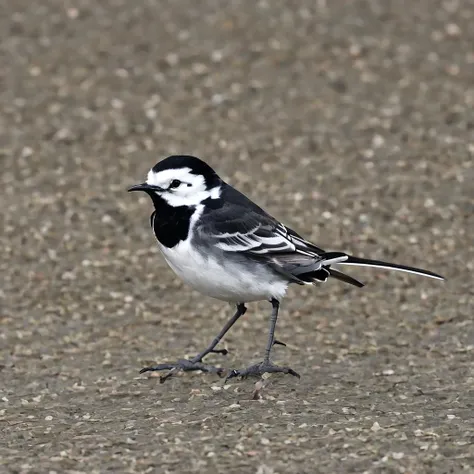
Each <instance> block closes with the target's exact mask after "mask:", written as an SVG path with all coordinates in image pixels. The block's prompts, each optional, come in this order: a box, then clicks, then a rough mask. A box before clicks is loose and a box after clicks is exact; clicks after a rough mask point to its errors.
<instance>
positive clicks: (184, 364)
mask: <svg viewBox="0 0 474 474" xmlns="http://www.w3.org/2000/svg"><path fill="white" fill-rule="evenodd" d="M246 311H247V308H246V307H245V305H244V304H243V303H239V304H238V305H237V311H236V312H235V314H234V315H233V316H232V318H231V319H230V320H229V321H228V322H227V324H226V325H225V326H224V327H223V328H222V330H221V331H220V332H219V334H218V335H217V336H216V337H215V338H214V340H213V341H212V342H211V344H210V345H209V347H207V348H206V349H204V350H203V351H201V352H200V353H199V354H197V355H196V356H195V357H193V358H192V359H191V360H188V359H181V360H178V362H176V363H174V364H159V365H155V366H153V367H145V368H144V369H142V370H140V373H141V374H143V373H144V372H154V371H160V370H169V372H168V373H167V374H166V375H162V376H161V377H160V382H162V383H163V382H164V381H166V379H168V378H169V377H171V376H172V375H174V374H175V373H176V372H179V371H180V370H183V371H185V372H188V371H192V370H202V371H203V372H211V373H215V374H218V375H219V376H221V375H222V374H223V373H224V369H222V368H220V367H214V366H213V365H207V364H203V363H202V359H203V358H204V357H205V356H206V355H207V354H210V353H218V354H224V355H225V354H227V350H226V349H220V350H216V349H215V347H216V346H217V344H219V342H220V340H221V339H222V338H223V337H224V335H225V334H226V333H227V331H228V330H229V329H230V328H231V327H232V326H233V325H234V324H235V323H236V322H237V320H238V319H239V318H240V317H241V316H242V315H244V314H245V312H246Z"/></svg>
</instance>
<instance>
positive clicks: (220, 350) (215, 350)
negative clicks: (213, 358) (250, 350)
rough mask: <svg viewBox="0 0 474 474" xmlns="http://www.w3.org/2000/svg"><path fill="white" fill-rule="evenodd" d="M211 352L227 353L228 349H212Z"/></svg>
mask: <svg viewBox="0 0 474 474" xmlns="http://www.w3.org/2000/svg"><path fill="white" fill-rule="evenodd" d="M210 353H211V354H222V355H224V356H225V355H227V354H228V353H229V351H228V350H227V349H213V350H212V351H211V352H210Z"/></svg>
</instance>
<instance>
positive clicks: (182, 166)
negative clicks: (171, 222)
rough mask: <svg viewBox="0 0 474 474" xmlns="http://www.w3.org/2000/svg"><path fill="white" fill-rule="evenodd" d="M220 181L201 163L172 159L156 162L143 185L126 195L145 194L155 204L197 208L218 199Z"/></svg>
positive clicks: (179, 157)
mask: <svg viewBox="0 0 474 474" xmlns="http://www.w3.org/2000/svg"><path fill="white" fill-rule="evenodd" d="M221 183H222V181H221V179H220V178H219V176H218V175H217V174H216V172H215V171H214V170H213V169H212V168H211V167H210V166H209V165H208V164H206V163H204V161H202V160H200V159H199V158H196V157H194V156H187V155H175V156H169V157H168V158H165V159H164V160H162V161H159V162H158V163H157V164H156V165H155V166H153V168H152V169H151V170H150V171H149V172H148V176H147V179H146V181H145V182H144V183H141V184H137V185H135V186H132V187H131V188H129V189H128V191H144V192H146V193H147V194H148V195H149V196H150V197H151V198H152V200H153V201H154V202H156V201H155V199H159V198H161V199H163V200H165V201H166V202H167V203H168V204H169V205H170V206H173V207H179V206H197V205H198V204H200V203H201V202H202V201H204V200H205V199H208V198H214V199H216V198H218V197H219V196H220V187H221Z"/></svg>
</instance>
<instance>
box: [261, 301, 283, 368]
mask: <svg viewBox="0 0 474 474" xmlns="http://www.w3.org/2000/svg"><path fill="white" fill-rule="evenodd" d="M271 303H272V315H271V317H270V331H269V332H268V341H267V347H266V348H265V357H264V358H263V363H264V364H269V363H270V352H271V351H272V347H273V344H274V343H275V328H276V324H277V319H278V310H279V308H280V303H279V302H278V301H277V300H276V299H272V300H271Z"/></svg>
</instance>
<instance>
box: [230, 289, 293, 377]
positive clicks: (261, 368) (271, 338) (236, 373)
mask: <svg viewBox="0 0 474 474" xmlns="http://www.w3.org/2000/svg"><path fill="white" fill-rule="evenodd" d="M271 303H272V315H271V318H270V330H269V332H268V341H267V346H266V347H265V356H264V358H263V362H260V363H259V364H255V365H252V366H250V367H248V368H246V369H243V370H235V369H234V370H231V371H230V372H229V375H227V378H226V381H227V380H229V379H232V378H234V377H242V378H245V377H248V376H261V375H263V374H265V373H275V372H279V373H283V374H290V375H294V376H295V377H298V378H299V377H300V376H299V374H298V373H297V372H295V371H294V370H293V369H291V368H290V367H279V366H278V365H274V364H273V363H272V362H271V361H270V354H271V351H272V347H273V345H274V344H276V343H278V341H275V328H276V323H277V319H278V310H279V308H280V303H279V302H278V300H276V299H274V298H273V299H272V300H271Z"/></svg>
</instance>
